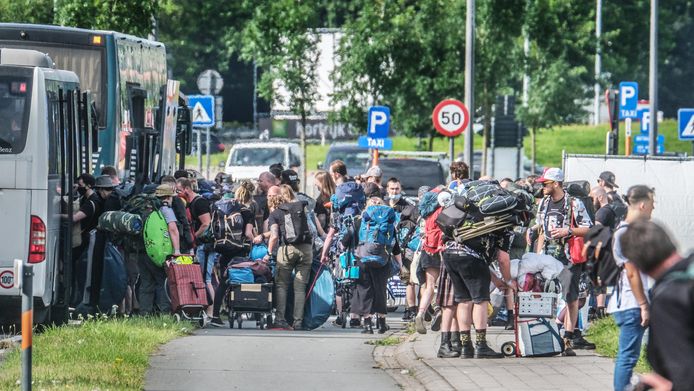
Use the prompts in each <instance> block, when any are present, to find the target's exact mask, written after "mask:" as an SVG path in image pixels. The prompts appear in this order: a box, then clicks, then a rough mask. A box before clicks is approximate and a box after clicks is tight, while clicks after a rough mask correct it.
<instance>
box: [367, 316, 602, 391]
mask: <svg viewBox="0 0 694 391" xmlns="http://www.w3.org/2000/svg"><path fill="white" fill-rule="evenodd" d="M397 335H406V336H407V339H406V340H405V341H404V342H402V343H400V344H399V345H396V346H385V347H384V346H379V347H377V348H376V349H375V350H374V358H375V360H376V362H377V363H378V364H379V365H380V366H381V368H383V369H384V370H385V371H386V372H388V373H389V374H390V375H391V376H393V377H394V378H395V379H396V380H397V381H398V382H399V383H400V384H401V385H402V386H403V387H404V388H405V389H413V390H437V391H439V390H504V391H507V390H557V389H562V390H606V389H612V373H613V369H614V362H613V361H612V360H611V359H609V358H604V357H600V356H598V355H597V354H595V353H594V351H585V350H577V351H576V353H577V354H578V355H577V356H576V357H561V356H555V357H541V358H504V359H498V360H490V359H488V360H480V359H461V358H451V359H441V358H437V357H436V352H437V351H438V348H439V333H435V332H431V331H429V332H428V333H427V334H425V335H421V334H416V333H415V334H412V335H407V334H404V333H399V334H397ZM473 338H474V332H473ZM487 338H488V341H489V344H490V346H491V347H492V348H494V349H495V350H497V351H499V348H500V346H501V344H503V343H504V342H507V341H512V340H513V332H512V331H504V330H503V328H500V327H490V328H489V329H488V330H487ZM413 377H414V379H413ZM413 380H416V381H413Z"/></svg>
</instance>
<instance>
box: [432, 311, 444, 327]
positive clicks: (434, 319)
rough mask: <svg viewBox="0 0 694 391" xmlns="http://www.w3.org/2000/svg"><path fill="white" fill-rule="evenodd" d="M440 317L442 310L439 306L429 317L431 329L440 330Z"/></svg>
mask: <svg viewBox="0 0 694 391" xmlns="http://www.w3.org/2000/svg"><path fill="white" fill-rule="evenodd" d="M441 318H443V311H441V309H440V308H438V309H437V310H436V312H434V316H433V317H432V318H431V331H439V330H441Z"/></svg>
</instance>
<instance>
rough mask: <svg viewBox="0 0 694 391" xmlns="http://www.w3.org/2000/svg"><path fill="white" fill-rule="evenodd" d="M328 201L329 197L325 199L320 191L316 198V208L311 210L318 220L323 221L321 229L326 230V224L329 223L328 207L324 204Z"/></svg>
mask: <svg viewBox="0 0 694 391" xmlns="http://www.w3.org/2000/svg"><path fill="white" fill-rule="evenodd" d="M329 202H330V199H329V198H327V199H326V197H325V196H324V195H323V194H322V193H321V195H319V196H318V198H316V208H315V209H314V210H313V211H314V212H315V213H316V216H318V220H319V221H321V223H325V224H324V226H323V230H327V229H328V225H329V224H330V208H328V207H326V206H325V204H327V203H329ZM321 216H325V217H321Z"/></svg>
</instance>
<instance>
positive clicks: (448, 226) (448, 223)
mask: <svg viewBox="0 0 694 391" xmlns="http://www.w3.org/2000/svg"><path fill="white" fill-rule="evenodd" d="M467 215H468V213H467V212H466V211H464V210H462V209H461V208H459V207H458V205H457V204H456V203H453V205H450V206H448V207H446V208H443V210H441V213H439V215H438V216H437V217H436V225H438V226H439V228H441V231H442V232H443V234H444V235H446V236H447V237H449V238H452V237H453V230H455V229H456V228H457V227H458V226H459V225H461V224H462V223H463V221H465V218H466V217H467Z"/></svg>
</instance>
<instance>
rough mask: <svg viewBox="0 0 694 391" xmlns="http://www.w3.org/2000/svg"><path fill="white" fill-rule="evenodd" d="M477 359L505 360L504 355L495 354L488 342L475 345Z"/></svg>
mask: <svg viewBox="0 0 694 391" xmlns="http://www.w3.org/2000/svg"><path fill="white" fill-rule="evenodd" d="M475 358H504V354H503V353H499V352H495V351H494V350H493V349H492V348H490V347H489V345H487V342H478V343H476V344H475Z"/></svg>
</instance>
